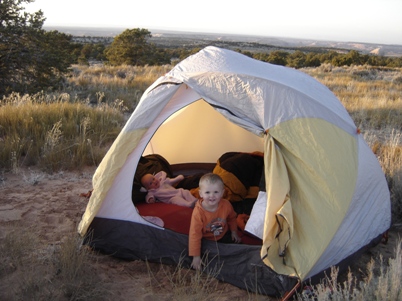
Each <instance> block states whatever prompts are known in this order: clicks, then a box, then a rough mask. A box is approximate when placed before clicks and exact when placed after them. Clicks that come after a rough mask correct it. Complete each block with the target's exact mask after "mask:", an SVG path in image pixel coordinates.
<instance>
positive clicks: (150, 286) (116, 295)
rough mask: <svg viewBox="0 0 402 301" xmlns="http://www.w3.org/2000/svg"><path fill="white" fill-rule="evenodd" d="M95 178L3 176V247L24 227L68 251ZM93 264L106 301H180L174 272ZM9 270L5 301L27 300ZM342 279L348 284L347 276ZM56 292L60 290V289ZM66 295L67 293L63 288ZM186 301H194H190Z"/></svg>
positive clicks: (231, 296) (219, 293) (98, 257)
mask: <svg viewBox="0 0 402 301" xmlns="http://www.w3.org/2000/svg"><path fill="white" fill-rule="evenodd" d="M93 172H94V168H89V169H86V170H84V171H76V172H60V173H56V174H53V175H48V174H44V173H41V172H38V171H33V170H30V169H23V170H19V171H18V173H1V172H0V244H3V245H4V243H5V238H6V236H7V234H8V232H9V231H10V229H13V228H14V226H15V225H22V227H23V228H24V229H26V231H28V232H29V231H34V232H35V233H36V235H37V237H38V238H39V243H38V248H40V249H41V250H40V252H42V253H44V252H45V253H46V252H48V253H52V252H53V253H54V252H55V249H56V248H57V246H60V245H62V244H63V242H64V241H65V240H66V238H67V237H71V234H72V233H76V229H77V225H78V223H79V221H80V219H81V216H82V214H83V213H84V211H85V207H86V204H87V199H86V198H85V197H83V196H81V194H83V193H87V192H88V191H89V190H91V189H92V184H91V178H92V175H93ZM401 234H402V227H401V225H400V224H399V225H398V224H396V225H394V226H393V227H392V228H391V230H390V232H389V241H388V243H387V244H379V245H378V246H376V247H374V248H372V249H370V250H369V251H367V252H366V253H364V254H363V256H361V257H360V258H359V260H358V261H356V262H354V263H353V265H352V266H351V271H352V273H353V275H355V276H359V277H364V271H366V266H367V263H368V262H369V261H370V259H371V258H373V259H375V260H379V258H380V256H382V257H383V260H384V261H387V259H388V258H391V257H393V256H394V254H395V252H394V251H395V248H396V245H397V243H398V240H399V239H400V237H401ZM43 256H44V255H43ZM49 256H51V255H49ZM49 256H48V257H49ZM3 257H4V256H3ZM45 257H46V256H45ZM89 264H90V266H91V270H90V271H91V273H93V275H96V281H97V283H98V285H99V284H100V285H101V286H102V289H103V290H104V292H105V294H104V295H103V296H102V297H104V299H106V300H140V301H141V300H143V301H153V300H179V299H178V298H176V296H175V294H177V293H178V289H177V288H174V287H172V281H171V279H170V276H169V275H171V272H172V271H173V270H174V267H166V266H162V265H161V264H156V263H153V264H151V263H145V262H142V261H123V260H120V259H117V258H113V257H109V256H106V255H103V254H97V253H95V252H93V256H91V259H90V261H89ZM4 265H5V263H3V266H2V268H1V271H0V299H1V300H17V299H24V298H23V297H21V296H25V295H24V289H25V288H24V286H23V285H22V283H21V277H20V276H19V275H20V274H18V272H19V270H20V268H19V267H18V266H15V265H14V264H13V263H12V262H10V263H7V266H6V267H5V266H4ZM51 273H53V272H51ZM54 273H55V275H49V274H41V273H40V272H39V270H38V275H37V277H39V278H40V277H43V278H44V281H43V282H41V283H44V284H43V286H41V287H36V288H34V290H35V289H36V290H37V291H41V290H49V291H50V289H49V288H47V287H48V285H50V284H51V283H54V281H55V280H54V279H56V278H55V277H57V276H56V275H57V273H58V272H57V271H56V272H54ZM190 273H194V271H190ZM340 277H341V279H342V277H344V275H340ZM210 285H213V286H214V287H216V289H214V291H216V292H215V293H210V294H209V295H208V298H207V300H231V301H234V300H274V299H272V298H269V297H266V296H259V295H256V294H253V293H249V292H247V291H245V290H242V289H239V288H237V287H234V286H232V285H230V284H227V283H223V282H220V281H217V280H213V281H212V282H211V283H210ZM36 286H37V285H36ZM173 286H174V285H173ZM52 289H55V288H54V286H53V288H52ZM56 289H57V288H56ZM60 290H63V287H62V288H60ZM187 290H188V289H187ZM47 295H48V296H49V295H53V296H59V297H57V298H53V300H60V299H62V300H76V299H73V298H72V297H71V296H66V294H64V295H63V294H60V293H58V292H52V294H50V293H48V294H47ZM184 295H185V294H184ZM42 296H43V294H42ZM60 296H63V298H61V297H60ZM29 299H30V300H34V298H32V299H31V298H29ZM37 299H41V300H43V299H42V298H37ZM50 299H51V298H49V300H50ZM98 299H100V298H98ZM180 300H190V299H186V298H185V297H184V298H182V299H180ZM191 300H196V299H195V298H191ZM199 300H205V299H199Z"/></svg>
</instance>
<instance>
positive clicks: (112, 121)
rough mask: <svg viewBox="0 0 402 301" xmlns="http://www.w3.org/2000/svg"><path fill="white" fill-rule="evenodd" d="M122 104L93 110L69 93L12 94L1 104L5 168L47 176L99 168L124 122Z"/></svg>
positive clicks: (0, 157) (0, 147) (0, 154)
mask: <svg viewBox="0 0 402 301" xmlns="http://www.w3.org/2000/svg"><path fill="white" fill-rule="evenodd" d="M124 109H125V108H124V106H123V105H122V104H121V102H115V103H113V104H105V103H99V104H97V105H90V104H88V103H87V102H85V101H78V100H76V99H74V100H71V98H70V96H69V95H68V94H65V93H62V94H59V95H52V96H49V95H46V94H43V93H39V94H36V95H32V96H29V95H24V96H20V95H19V94H11V95H10V96H9V97H7V98H4V99H3V100H2V101H1V102H0V167H1V168H5V169H7V170H13V171H16V170H18V168H19V167H21V166H33V165H37V166H39V167H42V168H43V169H44V170H47V171H51V172H52V171H55V170H58V169H74V168H80V167H83V166H85V165H97V164H99V162H100V160H101V159H102V158H103V156H104V154H105V152H106V148H107V147H108V146H109V145H110V144H111V142H112V141H113V140H114V139H115V138H116V136H117V135H118V133H119V132H120V130H121V127H122V124H123V123H124V115H123V112H124Z"/></svg>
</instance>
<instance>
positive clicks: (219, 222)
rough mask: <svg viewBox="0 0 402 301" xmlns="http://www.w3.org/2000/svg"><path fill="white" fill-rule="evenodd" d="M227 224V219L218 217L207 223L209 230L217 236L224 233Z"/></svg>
mask: <svg viewBox="0 0 402 301" xmlns="http://www.w3.org/2000/svg"><path fill="white" fill-rule="evenodd" d="M225 224H226V220H225V219H222V218H220V217H218V218H216V219H214V220H213V221H211V222H210V223H208V224H207V225H206V230H207V232H211V233H213V234H214V235H215V236H219V235H220V234H222V232H223V229H224V228H225Z"/></svg>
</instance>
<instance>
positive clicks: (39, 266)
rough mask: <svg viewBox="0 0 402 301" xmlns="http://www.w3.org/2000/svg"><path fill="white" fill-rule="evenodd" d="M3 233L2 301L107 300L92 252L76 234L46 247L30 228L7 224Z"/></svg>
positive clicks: (0, 249) (0, 258) (0, 251)
mask: <svg viewBox="0 0 402 301" xmlns="http://www.w3.org/2000/svg"><path fill="white" fill-rule="evenodd" d="M6 232H7V233H6V235H5V237H4V238H2V239H1V241H0V242H1V243H0V292H1V293H0V296H1V299H2V300H49V301H50V300H107V297H108V296H109V294H108V291H107V287H106V285H105V283H104V282H103V281H102V280H101V279H100V277H99V275H98V274H97V273H96V272H95V270H94V268H93V265H94V262H95V259H94V258H93V257H94V256H93V252H91V251H89V250H88V249H86V248H85V247H83V246H82V239H81V238H79V237H78V234H77V233H71V234H69V235H68V236H67V237H66V239H65V240H64V241H63V242H61V244H59V245H46V244H44V243H43V242H41V240H40V237H39V236H38V234H37V232H36V231H35V229H33V228H30V229H27V228H24V226H23V225H19V224H10V225H9V227H8V228H7V230H6Z"/></svg>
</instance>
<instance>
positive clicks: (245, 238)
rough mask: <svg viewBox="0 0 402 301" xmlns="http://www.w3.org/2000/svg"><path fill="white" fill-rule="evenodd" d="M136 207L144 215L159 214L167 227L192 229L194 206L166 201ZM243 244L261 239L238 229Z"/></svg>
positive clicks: (178, 229) (184, 230)
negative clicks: (189, 206)
mask: <svg viewBox="0 0 402 301" xmlns="http://www.w3.org/2000/svg"><path fill="white" fill-rule="evenodd" d="M136 207H137V209H138V211H139V213H140V215H142V216H157V217H159V218H161V219H162V220H163V222H164V227H165V228H166V229H169V230H172V231H175V232H178V233H182V234H186V235H188V232H189V229H190V221H191V214H192V212H193V209H192V208H187V207H183V206H178V205H173V204H165V203H153V204H147V203H138V204H136ZM238 232H239V236H240V237H241V239H242V243H243V244H248V245H261V244H262V241H261V239H258V238H255V237H252V236H251V235H248V234H247V233H245V232H243V231H241V230H240V229H239V230H238Z"/></svg>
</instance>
